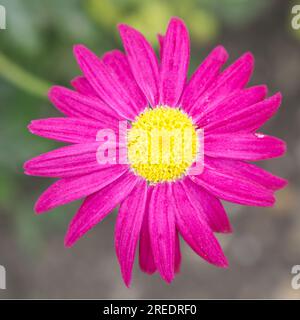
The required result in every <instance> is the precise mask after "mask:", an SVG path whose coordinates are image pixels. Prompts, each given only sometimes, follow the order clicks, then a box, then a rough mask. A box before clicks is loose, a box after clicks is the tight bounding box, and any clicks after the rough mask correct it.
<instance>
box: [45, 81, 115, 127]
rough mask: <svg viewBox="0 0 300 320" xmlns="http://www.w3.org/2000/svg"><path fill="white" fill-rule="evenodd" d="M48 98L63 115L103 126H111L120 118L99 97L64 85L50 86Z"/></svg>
mask: <svg viewBox="0 0 300 320" xmlns="http://www.w3.org/2000/svg"><path fill="white" fill-rule="evenodd" d="M49 99H50V100H51V101H52V103H53V104H54V105H55V106H56V108H57V109H58V110H59V111H61V112H62V113H64V114H65V115H67V116H69V117H74V118H86V119H91V120H94V121H99V122H101V123H102V124H103V127H107V128H112V127H114V126H115V124H116V123H118V121H117V119H121V118H120V116H118V114H117V113H115V112H114V111H113V110H112V109H111V108H110V107H109V106H107V105H106V104H105V103H104V102H102V101H101V100H100V99H98V98H93V97H88V96H84V95H82V94H80V93H78V92H75V91H72V90H69V89H67V88H64V87H60V86H54V87H52V88H51V89H50V91H49Z"/></svg>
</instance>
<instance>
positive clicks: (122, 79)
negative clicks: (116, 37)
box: [102, 50, 148, 114]
mask: <svg viewBox="0 0 300 320" xmlns="http://www.w3.org/2000/svg"><path fill="white" fill-rule="evenodd" d="M102 60H103V62H104V64H106V65H107V66H108V67H109V68H110V70H111V72H112V73H113V74H114V76H115V77H116V78H117V79H118V81H119V84H121V85H122V86H123V88H124V90H125V91H126V92H127V94H128V95H129V96H130V98H131V99H132V105H133V106H134V111H135V113H136V114H139V113H140V112H141V111H143V110H144V109H145V107H146V106H147V104H148V103H147V99H146V97H145V96H144V94H143V93H142V91H141V89H140V88H139V86H138V85H137V83H136V81H135V79H134V77H133V74H132V72H131V69H130V66H129V63H128V60H127V58H126V56H125V54H124V53H122V52H121V51H118V50H114V51H111V52H108V53H106V54H105V55H104V56H103V58H102Z"/></svg>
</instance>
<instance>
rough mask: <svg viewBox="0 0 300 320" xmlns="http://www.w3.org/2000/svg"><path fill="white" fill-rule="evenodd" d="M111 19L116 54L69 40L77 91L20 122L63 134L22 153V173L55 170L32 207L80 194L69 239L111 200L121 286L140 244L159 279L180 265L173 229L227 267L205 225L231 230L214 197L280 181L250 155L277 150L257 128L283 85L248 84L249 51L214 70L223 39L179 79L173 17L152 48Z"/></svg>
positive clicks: (253, 192)
mask: <svg viewBox="0 0 300 320" xmlns="http://www.w3.org/2000/svg"><path fill="white" fill-rule="evenodd" d="M118 28H119V32H120V36H121V39H122V41H123V45H124V49H125V53H123V52H121V51H119V50H113V51H111V52H108V53H106V54H104V56H102V57H101V58H99V57H98V56H96V55H95V54H94V53H92V52H91V51H90V50H88V49H87V48H86V47H84V46H83V45H76V46H75V47H74V54H75V57H76V60H77V62H78V64H79V67H80V69H81V71H82V73H83V75H82V76H79V77H77V78H75V79H74V80H72V82H71V83H72V86H73V87H74V90H70V89H67V88H64V87H60V86H54V87H52V88H51V89H50V92H49V98H50V100H51V101H52V103H53V104H54V106H55V107H56V108H57V109H58V110H59V111H60V112H62V113H63V114H64V117H60V118H49V119H41V120H34V121H32V122H31V123H30V125H29V130H30V132H32V133H33V134H36V135H38V136H42V137H45V138H48V139H54V140H58V141H62V142H66V143H69V145H67V146H63V147H61V148H59V149H56V150H54V151H50V152H48V153H45V154H42V155H39V156H37V157H35V158H33V159H31V160H29V161H27V162H26V163H25V166H24V168H25V173H26V174H28V175H33V176H42V177H53V178H59V180H58V181H56V182H55V183H54V184H52V185H51V186H50V187H49V188H48V189H47V190H46V191H45V192H44V193H43V194H42V195H41V197H40V198H39V200H38V201H37V203H36V205H35V210H36V212H37V213H43V212H45V211H48V210H50V209H53V208H55V207H57V206H61V205H64V204H67V203H69V202H71V201H74V200H78V199H80V198H85V199H84V201H83V203H82V205H81V207H80V208H79V210H78V212H77V213H76V215H75V216H74V218H73V220H72V221H71V223H70V226H69V229H68V231H67V235H66V238H65V245H66V246H67V247H70V246H72V245H73V244H74V243H75V242H76V241H77V240H78V239H79V238H80V237H82V236H83V235H85V234H86V233H87V232H88V231H89V230H90V229H91V228H93V227H94V226H95V225H96V224H98V223H99V222H100V221H102V220H103V219H104V218H105V217H106V216H107V215H108V214H109V213H110V212H112V210H113V209H114V208H116V207H117V206H118V205H120V207H119V210H118V215H117V221H116V228H115V247H116V254H117V258H118V260H119V263H120V267H121V273H122V276H123V279H124V282H125V284H126V285H127V286H129V285H130V282H131V278H132V268H133V264H134V257H135V252H136V247H137V244H138V243H139V265H140V267H141V269H142V270H143V271H144V272H147V273H149V274H152V273H154V272H156V271H157V272H158V273H159V274H160V275H161V277H162V279H164V280H165V281H166V282H171V281H172V280H173V278H174V275H175V273H176V272H178V271H179V269H180V263H181V254H180V239H179V237H182V238H183V239H184V240H185V241H186V242H187V244H188V245H189V246H190V247H191V248H192V249H193V250H194V251H195V252H196V253H197V254H198V255H199V256H200V257H202V258H203V259H204V260H206V261H207V262H209V263H211V264H214V265H216V266H218V267H227V265H228V262H227V259H226V257H225V256H224V254H223V252H222V249H221V247H220V245H219V243H218V240H217V238H216V237H215V235H214V233H217V232H222V233H226V232H231V230H232V229H231V226H230V223H229V220H228V218H227V215H226V212H225V210H224V208H223V205H222V203H221V201H220V199H221V200H225V201H230V202H233V203H238V204H242V205H247V206H262V207H268V206H272V205H273V204H274V202H275V198H274V192H275V191H276V190H278V189H280V188H283V187H284V186H285V185H286V181H285V180H284V179H282V178H279V177H277V176H274V175H272V174H271V173H269V172H267V171H265V170H263V169H261V168H259V167H257V166H256V165H254V164H250V163H249V161H257V160H264V159H269V158H274V157H279V156H281V155H283V154H284V152H285V144H284V142H283V141H281V140H279V139H277V138H275V137H272V136H268V135H265V134H262V133H257V130H258V129H259V128H260V127H261V126H262V125H263V124H264V123H265V122H266V121H267V120H268V119H270V118H271V117H272V116H273V115H274V113H275V112H276V111H277V109H278V107H279V105H280V103H281V95H280V93H277V94H275V95H273V96H271V97H268V98H267V97H266V95H267V88H266V86H264V85H258V86H252V87H248V88H246V85H247V83H248V81H249V79H250V76H251V73H252V70H253V64H254V59H253V56H252V54H251V53H245V54H244V55H243V56H241V57H240V58H239V59H238V60H236V61H235V62H234V63H233V64H231V65H230V66H228V67H227V68H225V69H224V70H222V67H223V65H224V64H225V62H226V60H227V58H228V54H227V52H226V50H225V49H224V48H223V47H222V46H218V47H216V48H215V49H213V50H212V52H211V53H210V54H209V55H208V57H207V58H205V59H204V60H203V61H202V62H201V64H200V65H199V67H198V68H197V70H196V71H195V72H194V74H193V75H192V76H191V78H190V79H187V73H188V66H189V59H190V43H189V35H188V30H187V28H186V26H185V25H184V23H183V21H181V20H180V19H178V18H172V19H171V20H170V22H169V25H168V28H167V31H166V34H165V35H164V36H162V35H159V36H158V40H159V43H160V52H159V56H160V59H157V56H156V53H155V52H154V50H153V48H152V47H151V45H150V44H149V42H148V41H147V40H146V39H145V38H144V37H143V35H142V34H141V33H139V32H138V31H137V30H135V29H133V28H131V27H130V26H127V25H124V24H120V25H119V26H118ZM124 124H125V126H124ZM122 128H123V129H124V128H125V130H123V131H124V132H125V134H124V132H123V133H122V130H121V129H122ZM162 132H163V133H162ZM168 135H169V140H168V139H165V137H166V136H168ZM165 140H168V141H167V143H165ZM124 155H125V156H124ZM124 160H125V161H124Z"/></svg>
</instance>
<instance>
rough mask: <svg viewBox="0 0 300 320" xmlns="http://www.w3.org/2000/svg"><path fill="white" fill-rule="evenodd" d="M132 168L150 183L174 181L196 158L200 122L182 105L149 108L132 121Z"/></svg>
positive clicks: (130, 134)
mask: <svg viewBox="0 0 300 320" xmlns="http://www.w3.org/2000/svg"><path fill="white" fill-rule="evenodd" d="M127 147H128V160H129V163H130V165H131V168H132V170H133V171H134V172H135V173H136V174H137V175H139V176H141V177H143V178H145V179H146V180H147V181H148V182H150V183H158V182H164V181H174V180H177V179H179V178H181V177H182V176H184V175H185V174H186V173H187V170H188V168H189V167H190V166H191V165H192V164H193V162H194V161H195V160H196V155H197V150H198V139H197V131H196V126H195V125H194V124H193V122H192V120H191V119H190V118H189V117H188V116H187V115H186V114H185V113H183V112H182V111H181V110H180V109H178V108H170V107H168V106H158V107H156V108H154V109H150V108H147V109H145V111H144V112H143V113H141V114H140V115H139V116H138V117H137V118H136V119H135V121H134V122H133V123H132V127H131V128H130V129H129V131H128V136H127Z"/></svg>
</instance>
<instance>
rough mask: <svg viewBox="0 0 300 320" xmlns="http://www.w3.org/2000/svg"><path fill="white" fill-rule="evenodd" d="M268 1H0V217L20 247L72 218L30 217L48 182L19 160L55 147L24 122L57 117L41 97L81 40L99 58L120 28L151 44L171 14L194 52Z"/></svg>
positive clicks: (72, 66) (72, 71) (70, 63)
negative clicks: (2, 21) (0, 13)
mask: <svg viewBox="0 0 300 320" xmlns="http://www.w3.org/2000/svg"><path fill="white" fill-rule="evenodd" d="M272 2H273V1H272V0H270V1H261V0H251V1H250V0H242V1H241V0H223V1H219V0H218V1H217V0H185V1H182V0H174V1H159V0H127V1H125V0H85V1H83V0H68V1H62V0H44V1H40V0H26V1H24V0H2V1H1V4H2V5H4V6H5V7H6V11H7V30H1V31H0V38H1V41H0V95H1V105H0V108H1V117H0V131H1V136H0V143H1V153H0V174H1V179H0V214H1V215H5V216H6V217H8V218H9V219H12V220H13V221H14V225H15V230H14V232H15V233H16V234H17V235H18V238H19V240H20V243H22V244H23V245H25V246H27V247H28V248H30V249H36V246H37V243H39V241H40V240H41V239H42V235H43V234H44V233H45V232H46V231H47V230H51V228H56V227H57V224H58V225H59V226H61V228H65V227H66V225H67V220H68V219H69V218H70V215H66V214H63V213H64V212H66V211H67V212H69V213H70V214H71V213H72V212H74V210H75V207H76V205H74V207H73V206H72V208H70V209H69V208H68V210H66V208H60V209H57V210H55V213H56V214H55V215H51V214H50V215H45V216H43V217H42V218H40V219H39V218H37V217H35V216H34V214H33V203H34V201H35V199H36V198H37V196H38V194H39V193H40V192H41V191H42V186H44V188H45V187H46V186H47V184H48V183H49V181H47V180H46V179H38V178H30V177H26V176H24V175H23V169H22V165H23V162H24V161H25V160H26V159H28V158H30V157H33V156H35V155H37V154H39V153H41V152H46V151H48V150H50V149H54V148H55V147H57V146H59V144H58V143H55V142H53V141H47V140H46V139H42V138H39V137H33V136H32V135H30V134H29V133H28V132H27V129H26V126H27V124H28V123H29V122H30V120H31V119H35V118H42V117H51V116H55V115H58V113H57V112H56V111H55V109H54V108H52V107H51V105H50V103H49V102H48V101H47V100H46V99H45V97H46V94H47V90H48V87H49V86H50V83H58V84H63V85H68V83H69V81H70V79H72V77H74V76H75V75H77V74H78V73H79V69H78V68H77V66H76V63H75V61H74V59H73V56H72V45H73V44H74V43H80V42H83V43H84V44H86V45H87V46H89V47H90V48H91V49H92V50H94V51H95V52H97V54H99V55H101V54H102V53H103V52H105V51H107V50H111V49H113V48H114V47H116V46H117V47H121V43H120V40H119V38H118V36H117V30H116V24H117V23H119V22H123V23H128V24H130V25H132V26H134V27H136V28H138V29H139V30H140V31H141V32H143V33H144V34H145V35H146V36H147V37H148V38H149V40H150V41H151V42H152V43H153V44H155V43H156V34H157V33H164V32H165V28H166V25H167V22H168V20H169V19H170V17H171V16H173V15H176V16H179V17H181V18H183V19H184V20H185V21H186V24H187V25H188V27H189V29H190V33H191V38H192V41H193V47H195V48H198V47H203V46H206V45H209V44H210V43H213V42H216V41H217V38H218V37H219V36H220V35H221V33H222V30H223V28H235V27H236V26H238V27H243V26H245V25H247V24H249V23H252V22H253V21H254V19H256V18H257V17H259V15H260V14H262V12H263V11H264V10H266V8H267V6H269V5H271V4H272ZM155 45H156V44H155ZM194 59H195V58H194ZM196 61H197V62H198V59H195V60H194V61H192V64H195V63H196ZM38 240H39V241H38Z"/></svg>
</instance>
